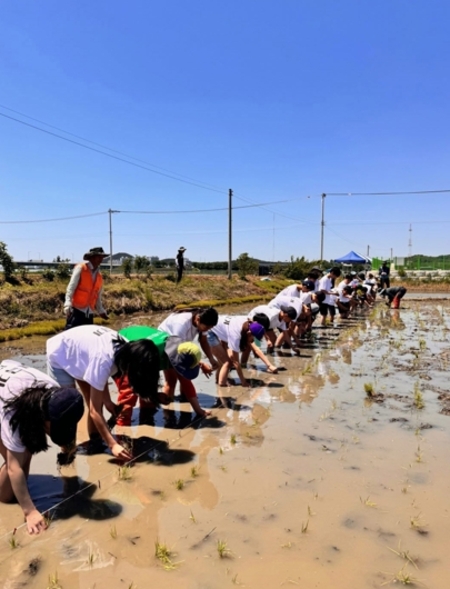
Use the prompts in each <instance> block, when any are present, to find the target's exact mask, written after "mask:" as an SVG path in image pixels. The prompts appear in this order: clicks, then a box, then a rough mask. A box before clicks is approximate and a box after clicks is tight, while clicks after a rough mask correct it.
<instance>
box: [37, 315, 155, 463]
mask: <svg viewBox="0 0 450 589" xmlns="http://www.w3.org/2000/svg"><path fill="white" fill-rule="evenodd" d="M159 368H160V361H159V354H158V350H157V348H156V346H155V344H154V343H153V342H152V341H151V340H148V339H141V340H137V341H133V342H129V341H127V340H126V339H124V338H123V337H121V336H120V335H119V334H118V333H117V332H116V331H114V330H112V329H109V328H107V327H103V326H97V325H82V326H80V327H74V328H73V329H69V330H68V331H63V332H62V333H60V334H58V335H55V336H54V337H51V338H50V339H49V340H47V372H48V375H49V376H50V377H52V378H54V379H55V380H56V381H57V382H58V383H59V384H60V385H61V386H74V385H75V382H76V383H77V384H78V386H79V387H80V389H81V392H82V393H83V396H84V398H85V400H86V404H87V406H88V407H89V416H88V433H89V436H90V438H91V439H93V440H95V438H96V437H98V435H100V436H101V437H102V438H103V440H104V442H105V443H106V444H107V446H108V447H109V449H110V450H111V452H112V454H113V456H115V457H116V458H119V459H121V460H130V459H131V458H132V455H131V453H130V452H129V451H128V450H126V449H125V448H123V447H122V446H121V445H120V444H118V443H117V442H116V440H115V439H114V438H113V436H112V435H111V433H110V431H109V428H108V425H107V423H106V421H105V418H104V417H103V407H106V409H107V410H108V411H109V412H110V413H111V414H112V415H114V416H115V415H116V413H117V408H116V406H115V405H114V403H113V402H112V400H111V396H110V394H109V388H108V379H109V377H116V378H117V377H119V376H123V375H127V376H128V380H129V384H130V386H131V387H132V389H133V391H134V392H135V393H136V394H138V395H139V396H141V397H144V398H146V399H150V400H151V401H152V403H153V404H154V405H155V406H156V407H158V406H159V403H160V396H159V395H158V382H159ZM163 398H164V397H163Z"/></svg>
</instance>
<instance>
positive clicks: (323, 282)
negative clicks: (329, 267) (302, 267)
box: [319, 275, 336, 305]
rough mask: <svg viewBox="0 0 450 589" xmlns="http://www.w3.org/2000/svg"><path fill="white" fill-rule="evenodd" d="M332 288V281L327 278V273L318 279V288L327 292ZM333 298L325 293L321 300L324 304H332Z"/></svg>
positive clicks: (334, 298)
mask: <svg viewBox="0 0 450 589" xmlns="http://www.w3.org/2000/svg"><path fill="white" fill-rule="evenodd" d="M332 288H333V282H332V280H331V278H329V277H328V275H326V276H323V278H321V279H320V281H319V290H324V291H326V292H329V291H330V290H331V289H332ZM335 300H336V297H333V296H332V295H328V294H327V295H326V297H325V299H324V301H323V302H324V304H325V305H334V302H335Z"/></svg>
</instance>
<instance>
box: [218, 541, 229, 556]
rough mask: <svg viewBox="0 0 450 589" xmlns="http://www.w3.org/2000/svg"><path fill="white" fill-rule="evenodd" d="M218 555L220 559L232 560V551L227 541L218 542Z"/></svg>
mask: <svg viewBox="0 0 450 589" xmlns="http://www.w3.org/2000/svg"><path fill="white" fill-rule="evenodd" d="M217 554H218V555H219V557H220V558H230V557H231V555H232V552H231V550H230V549H229V548H228V543H227V542H226V541H225V540H217Z"/></svg>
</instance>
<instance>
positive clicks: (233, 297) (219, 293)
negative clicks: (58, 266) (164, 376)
mask: <svg viewBox="0 0 450 589" xmlns="http://www.w3.org/2000/svg"><path fill="white" fill-rule="evenodd" d="M67 283H68V281H67V280H65V281H56V280H55V281H54V282H46V281H45V280H43V279H42V277H40V276H37V277H33V279H32V280H31V281H30V280H27V282H23V283H18V284H16V285H11V284H8V283H3V284H2V285H1V286H0V318H1V319H0V341H6V340H13V339H18V338H21V337H27V336H30V335H51V334H53V333H57V332H58V331H60V330H61V328H62V327H63V325H64V315H63V304H64V296H65V290H66V287H67ZM288 283H289V281H286V280H274V281H270V282H265V281H260V280H259V279H258V278H257V277H254V278H251V279H248V280H241V279H239V278H238V277H237V276H233V278H232V280H227V278H226V277H224V276H193V275H191V276H187V277H186V278H184V279H183V280H182V282H181V283H180V284H178V285H177V284H175V282H173V281H172V280H171V279H168V278H166V277H163V276H155V277H152V278H150V279H144V278H143V279H140V278H136V277H134V278H131V279H126V278H123V277H118V276H114V277H112V278H109V277H108V276H105V284H104V294H103V303H104V305H105V307H106V309H107V310H108V313H109V314H110V315H112V316H119V317H120V316H124V315H130V314H133V313H138V312H149V311H164V310H167V311H169V310H172V309H175V308H183V307H189V306H193V305H196V306H197V305H198V306H209V305H214V306H220V305H222V304H234V303H236V304H239V303H246V302H248V303H253V302H258V301H264V300H268V299H269V298H271V297H272V296H274V295H275V294H276V293H277V292H278V291H279V290H281V289H282V288H283V287H284V286H285V285H286V284H288Z"/></svg>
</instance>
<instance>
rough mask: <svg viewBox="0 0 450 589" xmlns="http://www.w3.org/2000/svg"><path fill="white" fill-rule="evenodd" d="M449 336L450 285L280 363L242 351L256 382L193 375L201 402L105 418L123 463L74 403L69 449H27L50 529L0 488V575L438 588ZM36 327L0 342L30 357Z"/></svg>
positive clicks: (34, 582) (444, 514)
mask: <svg viewBox="0 0 450 589" xmlns="http://www.w3.org/2000/svg"><path fill="white" fill-rule="evenodd" d="M234 312H237V311H236V310H234ZM144 321H145V318H144ZM449 335H450V302H448V301H430V302H429V301H427V302H425V301H423V302H422V301H421V302H414V301H409V300H408V301H405V303H404V308H402V309H401V310H400V311H392V310H388V309H387V308H386V307H385V305H383V304H378V305H377V307H376V308H375V310H373V311H372V312H370V314H369V315H361V316H359V317H357V318H355V319H352V320H349V321H347V322H341V323H340V324H339V326H338V327H336V328H327V329H314V338H313V339H312V340H311V341H308V342H305V345H304V347H303V350H302V354H301V357H297V356H291V354H290V352H286V353H284V354H282V355H280V356H277V357H275V360H274V361H275V363H276V364H278V365H279V366H280V367H282V368H284V369H285V370H281V371H280V373H279V374H277V375H271V374H268V373H266V372H264V371H263V370H262V365H261V363H260V362H259V361H254V362H250V363H249V368H248V369H247V370H246V374H248V375H249V376H250V377H251V379H252V385H253V386H252V388H251V389H243V388H242V387H240V386H238V385H236V386H230V387H228V388H223V387H221V388H218V387H216V385H215V384H214V382H211V381H210V380H207V379H206V378H204V377H199V379H198V381H196V387H197V390H198V391H199V397H200V401H201V403H202V405H203V406H205V407H211V408H212V412H213V416H212V417H210V418H208V419H203V420H197V421H195V420H194V421H193V418H192V416H191V413H190V411H189V408H188V405H187V404H186V403H183V402H181V401H176V402H175V403H174V404H173V405H172V406H171V407H170V409H169V410H165V411H163V410H160V411H158V412H157V413H156V414H155V415H149V414H147V415H146V414H145V413H144V412H142V413H140V412H139V408H136V409H135V411H134V414H133V423H132V426H131V427H122V428H120V429H119V428H116V433H117V434H118V435H120V436H124V439H125V440H128V443H130V444H131V445H133V450H134V453H135V455H137V456H138V459H137V460H136V462H135V464H134V465H133V466H132V468H130V469H128V470H127V469H125V470H124V469H122V470H121V469H119V466H118V465H117V464H114V462H113V460H112V458H111V456H108V454H106V453H99V454H90V453H89V452H88V450H89V448H88V447H87V445H86V443H85V441H86V432H85V429H84V428H85V423H84V420H83V423H82V426H81V427H80V431H79V435H78V438H79V440H78V441H79V443H80V447H79V450H78V454H77V457H76V460H75V462H74V464H73V465H71V466H67V467H62V468H61V471H60V472H59V471H58V470H57V468H56V449H55V448H51V450H49V451H48V452H47V453H46V454H43V455H38V456H37V457H35V458H34V459H33V462H32V468H31V471H32V474H31V476H30V489H31V492H32V496H33V498H34V500H35V501H36V503H37V506H38V508H40V509H41V510H45V509H50V508H52V509H51V511H50V513H51V515H52V517H53V519H52V522H51V524H50V527H49V529H48V530H47V531H46V532H45V533H43V534H41V535H40V536H38V537H30V536H28V535H27V534H26V531H25V529H24V526H23V525H22V518H21V511H20V508H19V507H18V506H17V505H0V587H2V588H5V589H16V588H17V589H18V588H22V587H23V588H27V587H29V588H30V589H31V588H46V587H52V588H53V589H56V588H57V587H61V588H63V589H74V588H81V587H83V588H85V587H86V588H88V587H89V588H93V587H96V588H97V589H102V588H106V587H108V588H110V589H115V588H125V589H129V588H130V587H133V588H135V589H136V588H141V589H142V588H145V587H148V586H154V587H158V588H162V589H164V588H166V587H167V588H168V587H173V586H174V585H175V586H177V587H180V588H199V589H207V588H211V589H216V588H222V587H233V586H241V587H254V588H270V589H271V588H275V587H289V586H294V587H295V586H302V587H304V588H307V589H309V588H315V587H319V588H327V589H328V588H329V587H333V588H337V589H349V588H350V587H358V588H374V587H380V586H390V585H393V586H395V585H402V584H410V585H412V586H414V585H416V586H420V587H429V588H432V589H446V588H447V587H448V580H447V571H448V564H447V542H446V541H447V538H448V528H449V525H450V514H449V509H448V496H449V491H450V469H449V468H448V445H449V435H450V417H449V414H450V388H449V386H448V371H449V362H450V338H449ZM42 341H43V340H42ZM42 341H41V342H39V341H38V342H34V343H33V347H31V348H28V349H27V348H25V347H23V346H22V342H21V343H20V347H19V346H18V347H17V348H16V350H15V351H14V350H11V349H8V350H6V349H5V348H3V349H2V351H1V353H2V354H3V357H5V355H8V356H9V357H17V358H19V359H22V361H23V362H24V363H31V364H33V365H34V366H37V367H40V368H43V367H44V364H45V363H44V357H43V356H42V355H35V352H40V353H41V354H42ZM10 348H11V345H10ZM235 374H236V373H233V372H232V373H231V375H232V376H233V375H235ZM14 528H17V531H16V533H15V534H14V540H13V541H12V542H11V538H12V531H13V529H14ZM155 543H157V548H158V557H159V558H158V557H157V556H156V555H155ZM14 544H17V546H16V547H13V546H12V545H14Z"/></svg>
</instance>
